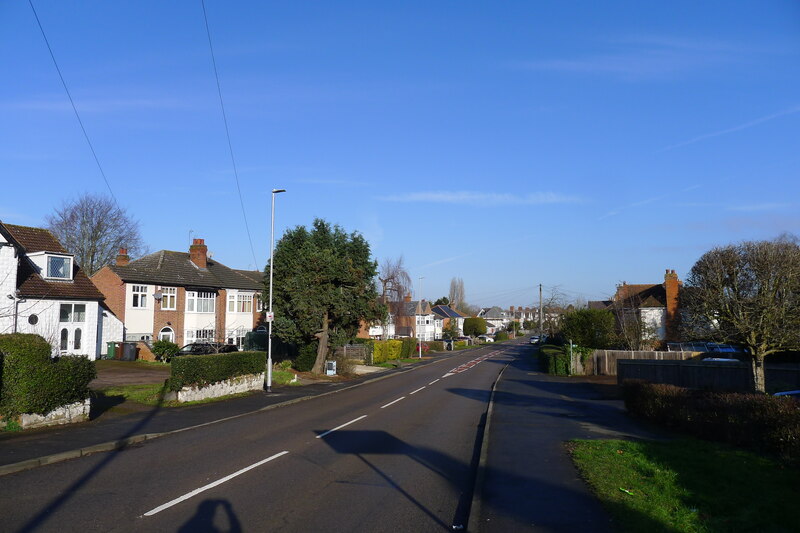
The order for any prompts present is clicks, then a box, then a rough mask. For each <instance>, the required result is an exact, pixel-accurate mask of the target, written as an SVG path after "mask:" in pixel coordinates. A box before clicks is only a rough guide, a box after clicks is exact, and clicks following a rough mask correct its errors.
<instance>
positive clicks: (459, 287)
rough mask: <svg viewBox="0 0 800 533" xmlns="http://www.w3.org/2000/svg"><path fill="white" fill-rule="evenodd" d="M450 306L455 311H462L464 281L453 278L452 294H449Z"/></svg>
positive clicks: (451, 283)
mask: <svg viewBox="0 0 800 533" xmlns="http://www.w3.org/2000/svg"><path fill="white" fill-rule="evenodd" d="M448 299H449V300H450V305H451V306H452V307H453V309H460V308H461V305H462V304H463V303H464V280H463V279H461V278H453V279H451V280H450V293H449V294H448Z"/></svg>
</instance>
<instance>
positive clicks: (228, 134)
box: [200, 0, 259, 265]
mask: <svg viewBox="0 0 800 533" xmlns="http://www.w3.org/2000/svg"><path fill="white" fill-rule="evenodd" d="M200 5H201V6H202V7H203V20H204V21H205V23H206V35H207V36H208V49H209V50H211V64H212V65H213V66H214V79H216V80H217V94H218V95H219V107H220V108H221V109H222V122H223V123H224V124H225V137H227V139H228V151H229V152H230V154H231V164H232V165H233V177H234V179H235V180H236V191H237V192H238V193H239V205H240V206H241V208H242V217H243V218H244V228H245V230H247V240H248V242H249V243H250V253H251V254H253V262H254V263H255V264H256V265H258V264H259V263H258V260H257V259H256V252H255V249H254V248H253V238H252V237H251V236H250V225H249V224H248V223H247V212H246V211H245V209H244V200H243V199H242V188H241V187H240V186H239V171H238V170H237V168H236V158H235V157H234V156H233V143H232V142H231V132H230V129H229V128H228V115H227V113H225V102H224V100H223V99H222V86H221V85H220V83H219V73H218V72H217V60H216V58H215V56H214V44H213V43H212V42H211V29H210V28H209V26H208V14H207V13H206V3H205V0H200Z"/></svg>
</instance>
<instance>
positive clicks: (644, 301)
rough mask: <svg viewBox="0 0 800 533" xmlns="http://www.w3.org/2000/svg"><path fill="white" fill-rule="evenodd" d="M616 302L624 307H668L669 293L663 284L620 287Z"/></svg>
mask: <svg viewBox="0 0 800 533" xmlns="http://www.w3.org/2000/svg"><path fill="white" fill-rule="evenodd" d="M615 300H616V301H618V302H622V305H623V307H666V306H667V291H666V289H664V285H663V284H660V283H658V284H638V285H628V284H625V285H620V286H618V287H617V295H616V297H615Z"/></svg>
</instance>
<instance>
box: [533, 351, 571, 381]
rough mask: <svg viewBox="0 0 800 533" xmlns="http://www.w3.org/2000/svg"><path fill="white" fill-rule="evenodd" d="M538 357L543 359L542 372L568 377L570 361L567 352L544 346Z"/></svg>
mask: <svg viewBox="0 0 800 533" xmlns="http://www.w3.org/2000/svg"><path fill="white" fill-rule="evenodd" d="M539 356H540V357H541V358H543V361H542V370H543V371H544V372H547V373H548V374H553V375H554V376H569V374H570V367H571V366H572V365H571V361H570V359H569V352H568V351H567V350H565V349H564V348H561V347H559V346H554V345H552V344H545V345H544V346H542V349H541V350H540V351H539Z"/></svg>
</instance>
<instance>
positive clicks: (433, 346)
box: [428, 341, 444, 352]
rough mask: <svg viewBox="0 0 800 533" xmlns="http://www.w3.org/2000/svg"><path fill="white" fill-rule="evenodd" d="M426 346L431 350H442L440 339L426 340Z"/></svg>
mask: <svg viewBox="0 0 800 533" xmlns="http://www.w3.org/2000/svg"><path fill="white" fill-rule="evenodd" d="M428 348H430V350H431V351H432V352H443V351H444V343H443V342H442V341H428Z"/></svg>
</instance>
